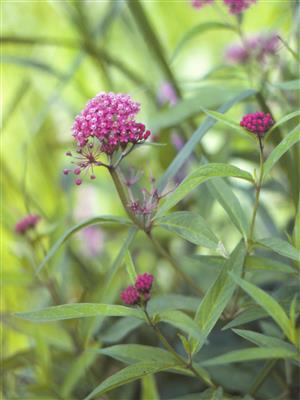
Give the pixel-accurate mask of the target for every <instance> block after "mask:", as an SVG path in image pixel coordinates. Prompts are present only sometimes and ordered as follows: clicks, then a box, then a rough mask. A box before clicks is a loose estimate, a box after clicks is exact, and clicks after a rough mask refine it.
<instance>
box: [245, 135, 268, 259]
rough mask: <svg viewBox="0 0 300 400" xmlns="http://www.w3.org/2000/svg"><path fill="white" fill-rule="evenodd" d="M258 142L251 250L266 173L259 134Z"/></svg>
mask: <svg viewBox="0 0 300 400" xmlns="http://www.w3.org/2000/svg"><path fill="white" fill-rule="evenodd" d="M258 142H259V175H258V180H257V182H256V184H255V203H254V208H253V213H252V219H251V225H250V230H249V236H248V251H250V249H251V245H252V241H253V234H254V226H255V220H256V214H257V210H258V206H259V195H260V191H261V186H262V181H263V174H264V147H263V143H262V138H261V137H260V136H258Z"/></svg>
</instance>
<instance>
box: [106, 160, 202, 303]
mask: <svg viewBox="0 0 300 400" xmlns="http://www.w3.org/2000/svg"><path fill="white" fill-rule="evenodd" d="M108 170H109V173H110V175H111V177H112V180H113V182H114V184H115V187H116V189H117V192H118V194H119V197H120V200H121V202H122V205H123V207H124V209H125V211H126V213H127V215H128V217H129V218H130V219H131V220H132V222H133V223H134V224H135V225H136V226H137V227H138V228H139V229H141V230H143V231H144V232H145V233H146V235H147V237H148V238H149V239H150V240H151V242H152V244H153V246H154V247H155V249H156V250H157V252H158V253H159V254H161V255H162V256H163V257H165V258H166V259H167V260H168V261H169V263H170V264H171V266H172V267H173V268H174V270H175V271H176V272H177V273H178V274H179V275H180V276H181V278H182V279H183V280H184V281H186V282H187V283H188V284H189V285H190V286H191V287H192V288H193V290H194V291H195V293H197V295H199V296H203V292H202V290H201V289H200V288H199V287H197V285H195V283H194V281H193V279H191V278H190V277H189V276H187V275H186V274H185V273H184V272H183V271H182V270H181V269H180V267H179V266H178V264H177V262H176V261H175V260H174V258H173V257H172V256H171V255H170V254H169V253H168V251H167V250H165V249H164V248H163V247H162V246H161V245H160V244H159V243H158V242H157V241H156V240H155V239H154V238H153V237H152V235H151V232H150V231H148V230H146V228H145V226H144V225H143V223H142V222H141V221H140V220H139V219H138V218H137V216H136V215H135V214H134V212H133V211H132V210H131V209H130V207H129V205H128V202H129V200H128V196H127V194H126V192H125V190H124V186H123V183H122V180H121V178H120V171H119V169H118V168H115V167H108Z"/></svg>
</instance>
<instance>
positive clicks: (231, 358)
mask: <svg viewBox="0 0 300 400" xmlns="http://www.w3.org/2000/svg"><path fill="white" fill-rule="evenodd" d="M274 358H275V359H276V358H284V359H296V358H297V352H296V351H292V350H288V349H286V348H284V347H270V348H262V347H259V348H253V347H252V348H249V349H242V350H234V351H232V352H230V353H226V354H223V355H222V356H218V357H214V358H211V359H209V360H207V361H204V362H203V363H201V365H203V366H207V367H208V366H212V365H224V364H231V363H235V362H244V361H256V360H269V359H274Z"/></svg>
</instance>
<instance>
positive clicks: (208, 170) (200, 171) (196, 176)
mask: <svg viewBox="0 0 300 400" xmlns="http://www.w3.org/2000/svg"><path fill="white" fill-rule="evenodd" d="M214 177H234V178H240V179H243V180H246V181H249V182H253V177H252V175H251V174H249V172H247V171H243V170H242V169H240V168H238V167H235V166H233V165H228V164H221V163H220V164H217V163H211V164H205V165H200V167H198V168H196V169H195V170H194V171H193V172H192V173H191V174H190V175H189V176H187V177H186V178H185V180H184V181H183V182H182V183H181V184H180V185H179V186H178V187H177V188H176V189H175V190H174V192H172V193H171V194H169V196H167V198H166V200H165V202H164V203H163V204H162V206H161V207H160V208H159V210H158V212H157V214H156V217H160V216H162V215H164V213H165V212H166V211H167V210H169V209H170V208H171V207H174V206H175V205H176V204H177V203H178V202H179V201H180V200H182V199H183V198H184V197H185V196H186V195H187V194H189V193H190V192H191V191H192V190H193V189H195V188H196V187H197V186H199V185H200V184H201V183H203V182H205V181H207V180H209V179H212V178H214Z"/></svg>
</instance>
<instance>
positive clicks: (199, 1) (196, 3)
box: [191, 0, 214, 10]
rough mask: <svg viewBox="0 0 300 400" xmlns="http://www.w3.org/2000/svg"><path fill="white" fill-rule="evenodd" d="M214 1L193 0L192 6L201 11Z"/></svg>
mask: <svg viewBox="0 0 300 400" xmlns="http://www.w3.org/2000/svg"><path fill="white" fill-rule="evenodd" d="M213 1H214V0H191V4H192V6H193V7H194V8H196V9H197V10H199V9H200V8H202V7H204V6H206V5H208V4H211V3H213Z"/></svg>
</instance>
